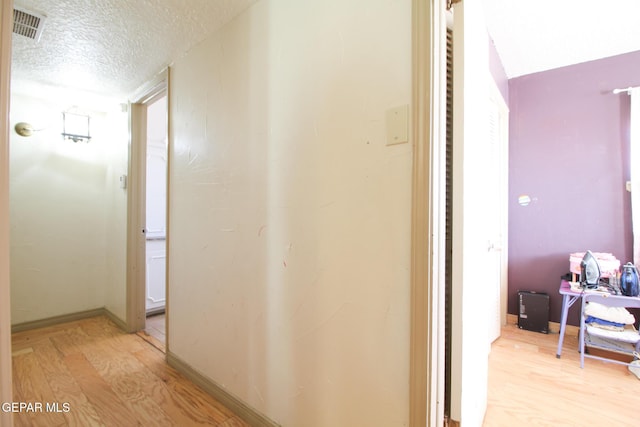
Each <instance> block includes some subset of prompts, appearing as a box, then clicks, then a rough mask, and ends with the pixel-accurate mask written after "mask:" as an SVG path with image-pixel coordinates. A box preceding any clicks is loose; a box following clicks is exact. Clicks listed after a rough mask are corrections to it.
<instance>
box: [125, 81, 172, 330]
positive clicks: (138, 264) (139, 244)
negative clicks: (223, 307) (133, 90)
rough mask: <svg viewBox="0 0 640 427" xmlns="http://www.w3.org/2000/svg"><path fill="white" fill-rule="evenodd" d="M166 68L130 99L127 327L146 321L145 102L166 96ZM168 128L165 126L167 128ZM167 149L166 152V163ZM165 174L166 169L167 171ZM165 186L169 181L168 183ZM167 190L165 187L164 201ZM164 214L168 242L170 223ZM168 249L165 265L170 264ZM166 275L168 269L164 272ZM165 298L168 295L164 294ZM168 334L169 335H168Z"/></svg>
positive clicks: (139, 326)
mask: <svg viewBox="0 0 640 427" xmlns="http://www.w3.org/2000/svg"><path fill="white" fill-rule="evenodd" d="M168 82H169V70H168V69H165V70H164V71H163V72H161V73H160V74H158V76H157V77H156V79H154V80H152V81H151V82H149V83H148V84H147V85H144V86H143V87H142V88H141V89H140V90H138V91H137V94H136V95H134V96H133V97H132V99H133V100H132V101H131V102H130V103H129V132H130V139H129V170H128V176H129V179H128V193H127V321H126V323H127V330H128V332H137V331H140V330H143V329H144V327H145V321H146V307H145V299H146V256H145V254H146V248H145V246H146V236H145V231H144V230H145V228H146V182H145V181H146V164H147V161H146V155H147V150H146V147H147V145H146V141H147V108H146V106H147V105H148V104H150V103H152V102H153V101H155V100H157V99H158V98H159V97H161V96H164V95H167V102H168V100H169V98H168V94H169V93H168V92H169V91H168ZM167 132H168V130H167ZM168 164H169V153H167V167H168ZM167 176H168V173H167ZM167 188H168V185H167ZM168 200H169V194H168V191H167V202H168ZM168 220H169V218H168V215H167V246H168V243H169V225H168ZM168 260H169V253H168V249H167V265H168V264H169V262H168ZM165 274H167V276H168V271H167V272H165ZM167 302H168V296H167ZM167 338H168V337H167Z"/></svg>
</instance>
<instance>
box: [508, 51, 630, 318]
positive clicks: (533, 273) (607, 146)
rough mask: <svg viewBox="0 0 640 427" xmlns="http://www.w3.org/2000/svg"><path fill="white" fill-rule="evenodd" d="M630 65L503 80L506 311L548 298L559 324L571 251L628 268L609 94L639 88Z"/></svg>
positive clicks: (619, 156) (622, 108)
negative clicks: (528, 297) (524, 297)
mask: <svg viewBox="0 0 640 427" xmlns="http://www.w3.org/2000/svg"><path fill="white" fill-rule="evenodd" d="M638 67H640V52H635V53H630V54H625V55H620V56H616V57H612V58H608V59H602V60H598V61H592V62H587V63H584V64H579V65H574V66H570V67H565V68H560V69H557V70H551V71H546V72H542V73H537V74H531V75H528V76H523V77H520V78H517V79H512V80H510V81H509V100H510V110H511V116H510V124H509V125H510V152H509V156H510V165H509V187H510V194H509V313H517V310H518V305H517V291H518V290H534V291H539V292H547V293H549V295H550V296H551V307H550V310H551V313H550V315H551V320H552V321H559V319H560V310H561V307H562V300H561V298H560V295H559V294H558V286H559V282H560V276H562V275H563V274H565V273H567V272H568V271H569V254H570V253H571V252H578V251H585V250H587V249H590V250H592V251H594V252H612V253H613V254H614V255H615V256H616V257H617V258H618V259H619V260H620V261H621V262H622V263H625V262H627V261H631V260H632V252H631V244H632V240H631V217H630V196H629V193H628V192H627V191H626V190H625V182H626V180H628V179H629V162H628V158H627V156H628V153H629V97H628V96H627V95H625V94H619V95H614V94H613V93H612V89H614V88H624V87H628V86H637V85H640V76H638V72H637V70H638ZM521 195H527V196H529V197H530V199H531V203H530V204H529V205H527V206H521V205H520V204H518V197H519V196H521ZM574 311H575V310H574ZM570 320H571V322H572V323H573V324H577V322H578V316H577V311H576V312H575V313H572V318H571V319H570Z"/></svg>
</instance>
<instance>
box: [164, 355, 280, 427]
mask: <svg viewBox="0 0 640 427" xmlns="http://www.w3.org/2000/svg"><path fill="white" fill-rule="evenodd" d="M167 363H168V364H169V365H170V366H171V367H173V368H174V369H176V370H177V371H178V372H180V373H181V374H182V375H184V376H185V377H187V378H188V379H189V380H191V381H192V382H193V383H195V384H197V385H198V386H200V387H201V388H202V389H203V390H205V391H206V392H207V393H209V394H210V395H211V396H213V397H214V398H215V399H216V400H218V401H219V402H220V403H222V404H223V405H224V406H225V407H227V408H228V409H230V410H231V411H232V412H233V413H235V414H236V415H237V416H239V417H240V418H242V419H243V420H244V421H245V422H246V423H248V424H249V425H250V426H252V427H280V424H278V423H276V422H274V421H272V420H270V419H269V418H267V417H266V416H264V415H262V414H261V413H259V412H258V411H256V410H255V409H253V408H252V407H250V406H249V405H247V404H246V403H245V402H243V401H242V400H240V399H238V398H237V397H236V396H234V395H232V394H231V393H229V392H228V391H227V390H225V389H224V388H222V387H221V386H220V385H218V384H217V383H216V382H214V381H212V380H210V379H209V378H207V377H206V376H204V375H203V374H201V373H200V372H198V371H196V370H195V369H194V368H192V367H191V366H190V365H189V364H187V363H186V362H184V361H183V360H182V359H180V358H179V357H178V356H176V355H175V354H173V353H171V352H167Z"/></svg>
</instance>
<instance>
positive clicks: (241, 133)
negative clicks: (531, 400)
mask: <svg viewBox="0 0 640 427" xmlns="http://www.w3.org/2000/svg"><path fill="white" fill-rule="evenodd" d="M410 6H411V3H410V1H409V0H376V1H371V0H352V1H349V2H344V1H340V0H324V1H320V0H313V1H305V2H297V1H287V0H281V1H280V0H275V1H266V0H264V1H261V2H258V3H257V4H256V5H254V6H253V7H251V8H250V9H249V10H248V11H247V12H246V13H244V14H243V15H241V16H240V17H238V18H237V19H235V20H234V21H233V22H231V23H230V24H228V25H227V26H226V27H225V28H223V29H222V30H220V31H219V32H217V33H216V34H215V35H214V36H212V37H210V38H209V39H207V40H206V41H204V42H203V43H202V44H200V45H199V46H197V47H196V48H194V49H193V50H192V51H191V52H189V53H188V54H187V55H186V56H185V57H184V58H181V59H179V60H178V61H176V63H175V65H174V66H173V68H172V72H171V82H170V84H171V86H170V87H171V94H172V95H171V96H172V97H171V100H170V110H171V117H172V119H171V120H172V124H171V129H172V130H171V131H172V135H171V138H170V139H171V148H170V149H171V155H172V157H173V158H172V161H171V162H172V163H171V171H170V174H171V175H170V215H169V220H170V225H169V233H170V236H169V237H170V240H169V244H170V248H169V263H170V266H169V274H170V276H169V280H170V283H169V313H170V316H169V322H170V323H169V339H170V344H169V348H170V349H171V351H172V353H174V355H176V356H177V357H178V358H180V359H182V360H183V361H184V362H186V363H188V364H190V365H191V366H192V367H193V368H195V369H196V370H198V371H200V372H201V373H203V374H204V375H206V376H207V377H209V378H210V379H212V380H213V381H215V382H217V383H218V384H220V385H222V386H223V387H225V388H226V389H227V390H228V391H229V392H230V393H232V394H234V395H236V396H237V397H239V398H240V399H242V400H243V401H245V402H247V403H248V404H249V405H251V406H252V407H254V408H255V409H257V410H258V411H260V412H262V413H263V414H265V415H267V416H268V417H270V418H272V419H273V420H275V421H277V422H279V423H282V425H284V426H301V425H304V426H309V427H311V426H347V425H348V426H402V425H408V420H409V314H410V304H409V287H410V284H409V277H410V216H411V215H410V210H411V168H412V160H411V159H412V147H411V145H410V144H403V145H396V146H389V147H387V146H385V121H384V117H385V111H386V110H387V109H389V108H391V107H395V106H398V105H406V104H409V102H410V89H411V88H410V84H411V72H410V65H411V10H410V9H411V7H410Z"/></svg>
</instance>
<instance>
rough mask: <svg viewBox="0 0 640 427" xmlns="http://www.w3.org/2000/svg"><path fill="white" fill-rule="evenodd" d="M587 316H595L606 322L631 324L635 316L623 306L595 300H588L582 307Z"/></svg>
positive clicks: (634, 321)
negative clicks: (609, 304) (614, 305)
mask: <svg viewBox="0 0 640 427" xmlns="http://www.w3.org/2000/svg"><path fill="white" fill-rule="evenodd" d="M584 313H585V314H586V315H587V316H593V317H597V318H598V319H602V320H606V321H608V322H614V323H622V324H623V325H633V324H634V323H636V318H635V317H634V316H633V314H631V313H629V310H627V309H626V308H624V307H608V306H606V305H602V304H599V303H597V302H588V303H587V306H586V307H585V309H584Z"/></svg>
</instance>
